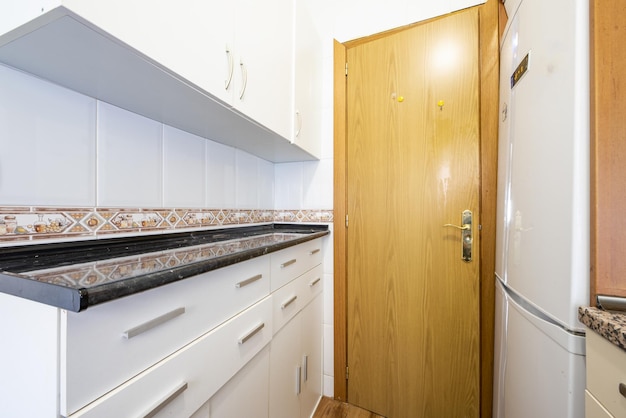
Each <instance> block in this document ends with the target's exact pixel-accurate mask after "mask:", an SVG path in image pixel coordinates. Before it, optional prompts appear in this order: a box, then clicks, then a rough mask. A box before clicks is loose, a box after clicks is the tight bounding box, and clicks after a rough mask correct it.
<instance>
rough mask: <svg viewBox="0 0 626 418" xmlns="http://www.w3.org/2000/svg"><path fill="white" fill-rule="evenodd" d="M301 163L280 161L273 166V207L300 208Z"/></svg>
mask: <svg viewBox="0 0 626 418" xmlns="http://www.w3.org/2000/svg"><path fill="white" fill-rule="evenodd" d="M302 164H303V163H281V164H276V165H275V166H274V175H275V178H276V180H275V183H274V196H275V197H274V208H275V209H301V208H302V184H303V173H302Z"/></svg>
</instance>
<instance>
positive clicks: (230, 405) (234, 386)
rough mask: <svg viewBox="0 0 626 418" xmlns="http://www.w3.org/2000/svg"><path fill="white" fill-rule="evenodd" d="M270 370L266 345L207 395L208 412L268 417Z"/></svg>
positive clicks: (221, 417) (222, 417)
mask: <svg viewBox="0 0 626 418" xmlns="http://www.w3.org/2000/svg"><path fill="white" fill-rule="evenodd" d="M269 370H270V350H269V346H267V347H265V348H264V349H263V350H262V351H261V352H260V353H259V354H257V355H256V356H255V357H254V358H253V359H252V360H251V361H250V362H249V363H248V364H246V366H245V367H244V368H243V369H241V370H240V371H239V372H238V373H237V374H236V375H235V376H234V377H233V378H232V379H231V380H230V381H229V382H228V383H226V384H225V385H224V386H222V388H221V389H220V390H219V391H218V392H217V393H216V394H215V395H214V396H213V397H212V398H211V399H210V401H209V411H210V412H209V416H210V417H211V418H239V417H255V418H267V417H268V402H269V387H268V385H267V383H268V381H269ZM200 416H201V415H198V418H199V417H200ZM192 418H193V417H192Z"/></svg>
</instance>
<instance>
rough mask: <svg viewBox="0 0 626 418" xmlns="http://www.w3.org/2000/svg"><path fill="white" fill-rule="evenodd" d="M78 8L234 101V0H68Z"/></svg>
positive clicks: (150, 54)
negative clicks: (231, 52) (231, 70)
mask: <svg viewBox="0 0 626 418" xmlns="http://www.w3.org/2000/svg"><path fill="white" fill-rule="evenodd" d="M64 4H66V5H67V6H68V7H69V8H70V9H71V10H72V11H74V12H76V13H78V14H79V15H81V16H83V17H84V18H86V19H87V20H89V21H91V22H92V23H94V24H95V25H97V26H98V27H100V28H102V29H103V30H105V31H106V32H108V33H110V34H111V35H113V36H115V37H116V38H118V39H120V40H121V41H123V42H125V43H126V44H128V45H130V46H131V47H133V48H135V49H137V50H138V51H140V52H141V53H143V54H145V55H147V56H148V57H149V58H151V59H153V60H154V61H156V62H158V63H159V64H161V65H163V66H164V67H166V68H168V69H169V70H171V71H173V72H174V73H176V74H177V75H179V76H181V77H182V78H184V79H186V80H187V81H189V82H191V83H192V84H195V85H197V86H199V87H201V88H202V89H203V90H206V91H208V92H210V93H212V94H213V95H215V96H216V97H218V98H219V99H221V100H222V101H227V102H230V100H231V94H232V88H231V89H226V88H225V87H226V80H227V79H228V72H229V66H228V63H229V58H228V56H227V52H226V51H227V50H228V49H232V47H233V45H232V43H233V39H234V24H233V9H232V5H231V3H229V2H228V1H222V2H219V1H218V2H206V1H204V0H187V1H185V3H184V5H182V4H180V3H177V2H171V1H164V0H157V1H154V0H134V1H131V2H129V1H126V0H94V1H88V2H86V1H82V0H67V1H66V2H65V3H64Z"/></svg>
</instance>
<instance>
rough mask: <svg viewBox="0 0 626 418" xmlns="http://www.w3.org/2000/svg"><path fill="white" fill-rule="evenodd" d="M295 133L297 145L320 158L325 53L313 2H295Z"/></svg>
mask: <svg viewBox="0 0 626 418" xmlns="http://www.w3.org/2000/svg"><path fill="white" fill-rule="evenodd" d="M294 2H295V18H294V19H295V24H294V28H295V34H294V35H295V37H294V44H295V46H294V51H295V53H294V54H295V55H294V118H295V120H294V125H295V126H294V130H293V134H292V135H293V140H294V142H295V144H296V145H298V146H299V147H301V148H302V149H304V150H305V151H307V152H309V153H310V154H311V155H313V156H315V157H317V158H319V157H320V156H321V153H322V145H321V144H322V140H321V135H322V129H321V128H322V80H323V74H322V68H323V67H322V65H323V63H322V51H323V45H322V41H321V36H320V34H319V33H318V31H317V28H316V26H315V22H314V21H313V19H314V16H315V14H314V13H313V12H312V10H314V9H315V8H319V7H320V6H319V2H315V1H314V0H294Z"/></svg>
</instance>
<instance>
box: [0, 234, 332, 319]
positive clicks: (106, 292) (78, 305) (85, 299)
mask: <svg viewBox="0 0 626 418" xmlns="http://www.w3.org/2000/svg"><path fill="white" fill-rule="evenodd" d="M274 227H275V229H276V232H285V231H300V232H301V233H302V232H305V233H306V235H303V236H301V237H298V238H295V239H293V240H289V241H282V242H278V243H273V244H269V245H265V246H263V247H259V248H254V249H248V250H244V251H241V252H238V253H234V254H227V255H224V256H220V257H216V258H213V259H210V260H204V261H200V262H196V263H191V264H188V265H183V266H178V267H174V268H171V269H168V270H162V271H159V272H153V273H148V274H143V275H139V276H134V277H129V278H126V279H123V280H120V281H116V282H111V283H107V284H103V285H100V286H95V287H93V288H90V289H85V288H75V287H67V286H62V285H56V284H52V283H46V282H39V281H37V280H33V279H30V278H27V277H24V276H21V275H20V274H14V273H11V272H6V271H0V292H1V293H5V294H9V295H12V296H17V297H21V298H24V299H28V300H32V301H35V302H40V303H44V304H47V305H51V306H54V307H57V308H61V309H65V310H68V311H72V312H81V311H84V310H86V309H88V308H89V307H92V306H94V305H98V304H101V303H105V302H109V301H112V300H115V299H119V298H122V297H125V296H130V295H132V294H136V293H140V292H143V291H146V290H150V289H154V288H157V287H160V286H164V285H167V284H170V283H174V282H177V281H180V280H184V279H186V278H189V277H193V276H196V275H198V274H202V273H206V272H209V271H211V270H216V269H219V268H222V267H227V266H230V265H233V264H236V263H239V262H243V261H247V260H250V259H253V258H256V257H261V256H263V255H266V254H270V253H273V252H276V251H280V250H282V249H285V248H289V247H292V246H294V245H298V244H302V243H304V242H307V241H311V240H314V239H317V238H321V237H324V236H327V235H329V234H330V230H329V229H328V227H327V226H326V228H323V226H322V225H309V224H302V225H299V224H275V225H274ZM237 229H238V228H231V229H230V232H231V233H232V232H234V231H233V230H237ZM240 230H241V231H242V233H243V234H244V235H242V236H241V237H240V238H242V239H243V238H245V237H246V235H245V232H246V231H248V230H249V227H242V228H240ZM216 233H219V231H216ZM230 238H231V239H232V237H230ZM235 239H236V238H235ZM63 245H67V244H63Z"/></svg>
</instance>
